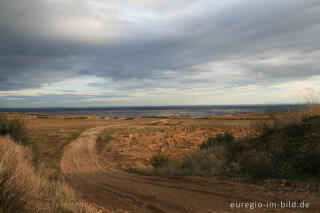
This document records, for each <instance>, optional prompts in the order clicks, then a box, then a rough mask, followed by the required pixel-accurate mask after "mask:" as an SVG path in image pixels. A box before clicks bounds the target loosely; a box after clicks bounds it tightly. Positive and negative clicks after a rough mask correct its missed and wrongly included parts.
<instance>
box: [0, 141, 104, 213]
mask: <svg viewBox="0 0 320 213" xmlns="http://www.w3.org/2000/svg"><path fill="white" fill-rule="evenodd" d="M0 212H2V213H4V212H6V213H15V212H17V213H21V212H48V213H50V212H61V213H62V212H64V213H66V212H98V211H97V210H95V209H94V208H93V207H91V206H90V205H89V204H87V203H85V202H84V201H83V200H81V199H80V198H79V197H78V196H77V194H76V193H75V191H73V190H72V189H71V188H70V187H69V186H68V185H67V184H65V183H63V182H61V181H50V180H48V179H47V177H46V176H45V175H44V174H43V173H42V172H40V171H39V170H35V168H34V167H33V166H32V154H31V151H30V150H29V149H28V148H27V147H25V146H21V145H19V144H16V143H14V142H13V141H12V139H10V138H9V137H0Z"/></svg>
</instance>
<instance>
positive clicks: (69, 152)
mask: <svg viewBox="0 0 320 213" xmlns="http://www.w3.org/2000/svg"><path fill="white" fill-rule="evenodd" d="M110 127H119V125H109V126H102V127H96V128H92V129H88V130H87V131H85V132H83V133H82V134H81V135H80V136H79V137H78V138H77V139H76V140H74V141H72V142H71V143H70V144H69V145H68V146H67V147H65V149H64V154H63V157H62V160H61V170H62V172H63V174H64V177H65V178H66V180H67V181H68V182H70V183H72V184H73V185H74V186H75V187H77V188H78V189H79V190H80V191H82V193H83V194H84V195H85V198H86V199H88V200H89V201H90V202H95V203H96V204H97V205H99V206H101V207H104V208H105V209H106V212H159V213H160V212H161V213H163V212H230V211H231V209H230V203H231V202H243V201H246V202H248V201H253V202H255V201H256V202H266V201H268V202H270V201H278V200H283V199H285V197H282V198H283V199H280V197H279V196H277V195H275V194H274V195H264V194H263V191H262V190H261V189H258V187H254V186H248V185H245V184H221V183H218V182H215V181H212V182H210V181H209V182H208V181H202V180H201V178H198V179H197V181H195V182H192V181H185V180H184V179H182V180H181V179H180V180H179V179H178V180H172V179H170V178H160V177H144V176H139V175H136V174H131V173H127V172H124V171H121V170H118V169H114V168H110V167H108V166H106V165H101V163H100V162H99V155H98V154H97V152H96V147H95V143H96V139H97V136H98V134H99V133H100V132H101V131H102V130H103V129H106V128H110ZM204 187H205V188H204ZM268 210H269V211H270V209H259V212H269V211H268ZM238 211H239V209H238ZM238 211H237V212H238ZM248 211H249V210H248ZM251 211H252V210H251ZM272 211H273V212H280V211H282V212H285V210H284V209H272ZM240 212H245V209H241V210H240Z"/></svg>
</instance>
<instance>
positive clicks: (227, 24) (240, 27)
mask: <svg viewBox="0 0 320 213" xmlns="http://www.w3.org/2000/svg"><path fill="white" fill-rule="evenodd" d="M66 2H67V3H61V2H59V1H40V0H30V1H18V0H3V1H1V2H0V32H1V34H0V45H1V47H0V74H1V76H0V91H1V90H2V91H6V90H17V89H25V88H37V87H40V86H41V85H42V84H44V83H51V82H57V81H61V80H64V79H69V78H74V77H77V76H82V75H85V76H97V77H101V78H104V79H108V80H111V81H113V82H114V87H115V88H117V89H119V90H121V89H141V90H143V89H144V88H159V87H161V88H176V89H181V88H187V87H192V86H194V87H196V86H201V85H202V84H210V83H216V84H220V85H224V84H232V85H234V84H238V85H241V84H248V83H253V82H258V83H259V82H260V83H261V84H263V83H265V84H268V83H274V82H277V81H285V80H293V79H297V78H299V79H300V78H307V77H311V76H313V75H316V74H318V73H317V71H318V70H319V69H318V68H319V66H318V65H317V64H318V61H319V59H320V57H319V56H320V55H319V52H318V50H319V48H320V37H319V36H318V35H320V27H319V26H320V16H319V14H320V2H319V1H317V0H309V1H301V0H299V1H298V0H286V1H276V0H265V1H252V0H249V1H242V2H240V3H237V4H234V5H232V6H228V7H225V8H224V9H222V10H218V11H215V12H212V11H211V10H210V8H207V9H204V10H203V11H197V10H194V11H192V13H193V14H195V15H194V16H183V15H181V17H179V15H177V17H178V18H168V17H166V15H165V14H164V15H163V18H161V19H160V21H161V24H159V25H157V24H158V23H157V22H156V23H155V26H152V25H153V24H154V23H153V22H150V23H148V22H146V26H144V28H145V29H147V30H148V28H149V27H150V31H152V30H151V29H154V28H157V27H158V29H157V30H158V31H159V32H162V31H164V32H166V31H168V33H163V35H158V34H157V33H152V32H150V33H148V34H146V33H144V32H141V33H135V25H134V24H133V23H131V22H130V21H123V20H120V19H117V17H118V16H119V14H117V13H116V12H114V11H112V10H108V12H110V17H111V18H109V19H108V20H106V19H105V18H102V19H100V16H99V15H98V14H97V13H96V11H94V10H93V9H92V8H90V7H89V6H88V2H87V1H72V0H71V1H66ZM205 5H206V4H205V3H204V7H205ZM175 6H177V5H175V4H174V3H173V4H172V7H175ZM178 6H181V5H180V4H179V5H178ZM155 12H157V11H156V10H155ZM160 15H161V14H160ZM90 18H92V19H93V20H95V19H99V21H106V22H108V23H107V24H106V25H107V26H103V27H105V28H103V30H102V32H100V31H99V32H100V33H101V34H102V35H101V36H102V37H103V39H101V40H99V38H100V37H101V36H100V35H95V34H94V35H91V34H88V35H87V34H86V33H88V32H87V31H90V28H88V29H87V28H86V25H85V24H84V25H83V26H82V28H81V27H80V29H78V28H77V29H76V30H74V31H72V30H71V31H70V32H71V33H66V32H69V30H70V29H68V26H71V27H74V25H73V24H71V25H66V28H63V27H57V28H56V26H57V24H56V20H60V22H58V23H62V24H63V23H64V21H63V20H66V21H65V22H66V23H69V22H70V23H74V21H75V20H79V19H80V24H81V23H82V24H83V23H87V22H86V21H87V19H88V20H89V21H90V20H91V19H90ZM70 19H71V20H72V21H69V20H70ZM82 19H85V20H84V21H85V22H83V20H82ZM148 24H150V26H148ZM109 25H111V26H110V28H107V27H108V26H109ZM63 26H64V25H63ZM119 26H120V29H119V28H118V27H119ZM112 27H115V28H116V29H115V31H116V32H117V33H120V34H119V36H117V35H116V36H115V37H110V38H109V37H108V35H104V33H105V32H106V33H107V32H108V30H112V29H113V28H112ZM59 30H61V32H60V31H59ZM138 30H139V29H138ZM172 31H173V32H172ZM89 33H90V32H89ZM81 34H84V35H83V36H84V37H82V35H81ZM73 36H74V37H75V38H74V39H73ZM118 37H119V38H118ZM273 50H274V51H275V52H276V53H277V54H278V55H270V54H269V53H270V51H273ZM287 52H294V54H295V56H294V59H295V60H296V61H295V63H292V61H290V58H289V60H287V61H284V62H283V63H280V64H279V63H267V60H268V59H270V58H272V57H280V56H281V54H282V53H287ZM305 55H307V56H308V57H309V59H310V60H309V61H307V62H306V61H300V60H299V58H300V57H301V58H303V57H304V56H305ZM256 60H260V61H261V60H262V61H263V60H266V62H265V63H256V62H255V61H256ZM217 61H219V62H221V63H224V66H226V67H228V66H231V65H232V66H231V68H232V67H233V66H235V67H238V68H241V69H239V71H238V73H236V74H235V75H234V74H230V73H228V71H223V72H225V73H223V72H222V71H221V70H219V68H217V67H215V66H213V67H212V68H203V67H202V66H201V65H202V64H205V63H209V62H217ZM203 72H206V73H209V77H208V76H205V77H201V75H203ZM235 72H237V71H235ZM221 73H222V74H221ZM197 75H200V76H197ZM190 76H191V77H190ZM192 76H194V78H192ZM230 76H233V78H234V79H233V80H232V81H230V79H229V78H230ZM217 79H219V80H217ZM117 82H118V83H117ZM93 86H96V87H98V86H99V87H106V86H109V85H105V84H104V83H97V84H93Z"/></svg>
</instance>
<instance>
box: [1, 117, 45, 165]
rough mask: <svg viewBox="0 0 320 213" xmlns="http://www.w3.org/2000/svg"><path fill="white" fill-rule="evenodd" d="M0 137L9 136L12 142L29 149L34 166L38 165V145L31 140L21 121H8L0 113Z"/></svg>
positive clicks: (15, 119) (39, 157)
mask: <svg viewBox="0 0 320 213" xmlns="http://www.w3.org/2000/svg"><path fill="white" fill-rule="evenodd" d="M0 135H2V136H5V135H9V136H10V137H11V138H12V140H13V141H14V142H16V143H19V144H21V145H24V146H28V147H30V149H31V151H32V156H33V162H34V164H35V165H38V164H39V163H40V160H41V156H40V152H39V145H38V143H37V142H36V141H34V140H32V139H31V137H30V136H29V134H28V130H27V128H26V126H25V124H24V122H23V121H22V120H20V119H17V118H14V119H11V120H8V119H7V117H6V116H5V114H4V113H0Z"/></svg>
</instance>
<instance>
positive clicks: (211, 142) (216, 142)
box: [200, 132, 234, 149]
mask: <svg viewBox="0 0 320 213" xmlns="http://www.w3.org/2000/svg"><path fill="white" fill-rule="evenodd" d="M232 142H234V137H233V135H232V134H231V133H229V132H225V133H224V135H222V134H218V135H217V136H216V137H209V138H208V139H207V140H206V141H204V142H203V143H202V144H201V145H200V149H209V148H213V147H215V146H223V145H228V144H230V143H232Z"/></svg>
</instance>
